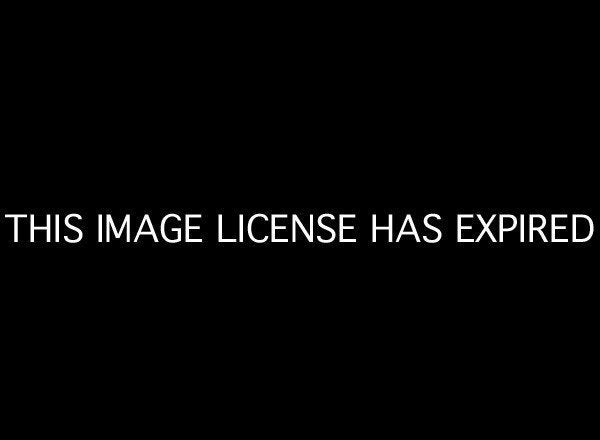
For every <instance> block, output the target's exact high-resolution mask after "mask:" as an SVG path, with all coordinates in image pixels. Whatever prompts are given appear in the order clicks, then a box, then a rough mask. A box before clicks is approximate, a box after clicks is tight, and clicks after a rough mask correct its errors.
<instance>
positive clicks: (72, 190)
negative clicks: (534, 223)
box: [1, 9, 598, 432]
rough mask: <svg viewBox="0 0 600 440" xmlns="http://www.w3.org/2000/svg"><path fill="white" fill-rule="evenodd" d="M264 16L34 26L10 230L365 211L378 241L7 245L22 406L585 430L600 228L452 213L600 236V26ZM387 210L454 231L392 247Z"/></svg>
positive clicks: (12, 113) (9, 139) (196, 419)
mask: <svg viewBox="0 0 600 440" xmlns="http://www.w3.org/2000/svg"><path fill="white" fill-rule="evenodd" d="M52 12H57V11H52ZM153 12H157V11H153ZM163 12H164V11H163ZM247 12H248V14H247V13H246V12H240V11H239V10H237V9H236V11H233V10H232V11H228V12H227V13H225V14H224V15H223V14H221V15H216V14H215V13H214V12H212V11H211V12H207V11H204V12H195V13H193V14H190V15H188V14H186V13H184V12H183V11H180V12H177V13H175V15H173V16H171V15H170V14H169V15H167V14H166V13H165V15H164V16H163V14H162V12H161V14H159V15H160V18H156V16H155V15H152V17H150V16H147V15H146V13H145V12H144V13H141V12H140V11H137V12H136V13H133V14H127V15H126V14H125V13H124V12H122V13H119V14H114V16H112V15H111V16H110V17H107V18H102V19H100V18H99V17H100V15H97V14H100V12H97V13H96V12H95V13H94V14H92V15H85V19H83V18H82V16H78V18H77V19H75V18H74V19H66V22H65V23H63V22H62V21H57V20H50V19H48V16H46V17H45V16H44V14H43V13H41V14H40V16H36V17H35V19H34V18H33V15H36V14H34V13H33V12H32V11H30V12H28V14H26V15H25V16H23V17H24V19H25V20H24V21H19V23H18V24H16V25H15V26H14V29H10V30H8V31H7V39H6V44H5V52H4V55H3V66H4V67H3V70H4V72H3V73H4V74H5V79H4V80H3V85H4V87H3V96H4V99H3V110H4V111H3V124H2V125H3V133H4V136H3V137H4V142H3V156H4V158H3V160H2V173H1V176H2V177H1V179H2V201H1V202H2V205H1V206H2V213H3V214H4V213H5V212H31V213H42V212H43V213H67V212H79V213H83V214H86V215H87V216H89V215H92V214H94V213H96V212H105V211H107V210H110V211H113V212H124V211H131V212H151V213H153V214H155V215H158V214H160V213H163V212H169V211H175V212H179V213H186V212H190V213H202V214H204V215H205V216H206V217H208V218H210V217H211V216H214V215H215V214H216V213H217V212H222V211H229V212H237V211H239V210H243V211H246V212H252V211H256V212H288V213H292V212H294V213H319V212H325V211H328V212H334V213H335V212H356V213H359V215H361V243H360V244H359V245H348V246H342V245H338V246H331V247H326V248H323V247H321V248H317V247H291V246H285V245H283V246H275V245H273V246H268V247H262V248H252V247H244V248H234V249H232V248H227V249H225V248H218V247H216V246H214V245H210V244H207V245H206V246H199V247H175V248H164V247H158V248H154V247H152V246H138V247H129V248H128V247H126V246H124V247H117V248H115V247H111V248H102V247H98V246H95V245H94V244H93V243H88V244H83V245H81V246H76V247H63V246H54V247H53V246H39V247H35V248H31V247H27V246H23V247H20V246H10V245H9V243H8V242H7V240H4V242H3V245H2V254H3V257H5V258H3V263H2V264H3V270H2V273H3V278H4V282H3V284H4V285H5V286H6V287H5V288H3V289H2V291H3V295H2V301H3V303H4V304H3V307H2V311H3V314H4V315H5V319H3V324H4V327H5V331H4V338H3V339H4V341H5V347H6V348H5V355H6V356H5V358H6V362H5V365H7V366H8V367H9V370H10V373H9V374H8V375H7V376H6V382H7V384H8V385H9V386H10V388H11V389H13V388H14V389H15V393H14V394H11V396H14V397H11V404H10V408H11V412H12V413H13V414H15V415H20V416H23V414H31V410H32V409H34V408H35V409H38V410H40V411H39V412H40V413H41V414H45V415H46V417H47V418H45V419H44V420H47V421H46V422H44V423H49V424H52V425H57V426H63V423H67V424H71V423H73V420H74V419H77V420H78V421H83V422H88V423H86V425H87V426H88V427H89V426H99V427H107V426H109V425H112V422H113V421H123V420H128V421H131V420H133V421H134V425H136V426H138V427H148V426H150V427H152V428H153V429H158V426H157V425H160V426H163V427H165V428H166V429H167V430H168V431H171V430H174V429H176V428H180V427H181V426H183V425H184V424H183V422H184V421H191V422H192V423H193V424H201V426H198V427H200V428H202V427H203V426H204V425H203V423H205V420H207V419H208V420H210V421H212V422H213V423H214V422H216V423H217V424H218V425H219V426H221V427H222V429H225V430H230V429H239V428H242V429H251V428H255V427H256V428H261V429H266V428H269V429H273V428H274V427H275V426H276V425H278V424H279V423H281V422H283V423H282V424H283V426H284V427H285V428H286V429H287V430H286V431H282V432H288V431H290V430H291V431H295V430H298V429H306V430H308V432H314V431H313V430H312V429H313V428H312V427H313V426H315V422H317V423H318V422H323V421H328V422H330V423H329V426H330V428H329V429H331V430H332V431H331V432H337V430H340V429H344V428H350V429H357V430H358V429H359V428H363V429H365V430H366V431H365V432H372V431H373V430H375V429H383V428H384V427H386V426H387V425H388V424H389V423H391V424H392V426H395V427H396V428H399V427H400V428H401V427H403V426H407V427H408V425H404V424H403V423H405V422H401V421H402V420H407V419H408V420H410V421H412V422H413V423H416V424H418V425H420V426H421V427H422V428H423V429H426V430H431V429H440V428H441V429H455V428H460V429H465V428H467V427H469V428H471V429H473V428H474V427H475V425H477V424H478V423H481V422H483V425H484V426H485V427H486V428H487V429H488V430H490V429H491V430H497V429H507V430H509V432H512V431H510V430H511V429H512V428H511V427H512V426H514V423H515V422H522V421H525V420H528V421H532V420H533V421H534V423H532V424H531V426H532V428H533V429H540V427H548V426H551V427H553V428H556V429H557V428H558V426H557V425H559V424H560V425H561V426H563V427H566V428H568V429H573V424H572V423H573V419H572V418H571V416H572V415H573V414H576V415H577V417H578V418H579V420H580V421H581V420H583V419H584V418H585V417H586V414H588V411H589V409H586V408H587V405H586V403H585V402H586V396H589V395H590V394H591V393H592V390H593V389H595V388H594V385H593V381H592V375H591V372H592V371H593V369H594V366H595V365H596V364H595V363H594V362H592V359H593V356H592V355H593V348H594V347H593V341H594V339H595V338H596V336H597V327H598V326H597V322H596V320H595V314H596V310H597V304H596V301H595V299H594V297H593V295H594V293H595V290H597V289H596V287H595V284H594V283H593V281H595V279H594V269H595V266H596V262H597V253H596V247H597V238H595V239H594V242H593V243H590V244H587V245H560V244H559V245H552V246H544V245H541V246H522V245H521V246H518V245H515V244H508V245H506V246H486V245H482V246H460V245H458V244H456V243H455V242H454V241H455V240H454V238H455V236H454V225H453V218H454V216H455V215H456V214H457V213H460V212H477V213H487V214H490V213H512V214H518V213H530V212H531V213H545V214H549V213H585V214H588V215H592V216H593V217H594V218H595V220H596V221H597V212H598V211H597V208H596V207H595V205H596V203H595V200H596V199H595V195H594V193H593V188H594V187H595V186H596V184H595V180H596V179H595V178H594V177H595V174H594V161H593V159H592V154H593V152H592V147H593V146H594V145H596V144H597V135H596V133H595V130H594V128H595V121H596V118H597V108H596V107H595V102H596V101H597V85H596V84H595V82H594V81H593V78H595V77H597V69H596V68H595V66H594V65H593V54H594V52H593V49H594V47H593V46H592V44H591V43H592V40H591V39H589V38H590V36H589V35H588V33H591V32H592V29H591V28H589V27H588V26H587V25H586V24H585V23H584V22H583V21H582V19H581V18H580V17H575V18H569V17H567V16H566V15H565V16H563V17H561V19H560V20H559V21H556V19H553V20H550V19H549V18H543V17H542V16H541V15H540V14H539V13H536V14H532V15H527V17H526V18H524V17H525V13H524V11H521V13H520V14H516V15H514V16H513V15H510V14H509V16H506V15H504V14H500V11H496V12H494V13H487V12H483V11H481V13H480V15H477V13H476V12H475V11H469V14H466V11H445V12H441V11H427V12H425V13H420V14H416V13H414V12H412V11H404V12H397V11H395V12H393V13H392V12H385V11H380V12H376V13H374V14H371V13H369V14H367V13H366V11H353V12H354V14H351V15H347V14H346V13H344V14H338V13H332V14H328V15H327V17H326V18H325V14H324V11H321V13H319V14H308V16H307V15H306V14H303V13H301V11H295V12H293V13H284V12H283V11H281V12H280V13H276V12H275V11H272V10H270V11H269V13H268V14H267V13H266V12H265V11H262V12H261V11H255V10H253V11H247ZM305 12H306V11H305ZM338 12H339V11H338ZM446 12H448V13H449V12H453V13H454V15H446ZM538 12H539V11H538ZM69 13H70V14H73V13H74V12H73V11H70V12H69ZM250 13H253V14H251V15H249V14H250ZM75 14H76V13H75ZM278 14H280V15H278ZM470 14H474V15H470ZM184 16H185V18H184ZM69 17H70V15H69ZM102 17H104V15H102ZM257 17H259V18H260V19H259V18H257ZM517 17H518V18H517ZM63 18H65V16H64V15H63ZM375 212H376V213H380V214H387V213H395V214H405V213H413V214H423V213H428V212H438V213H440V214H441V215H443V217H444V219H445V220H446V221H447V225H448V227H447V228H445V229H444V233H445V238H444V241H443V243H441V244H440V245H438V246H420V247H417V246H413V245H411V244H410V243H407V244H406V245H401V246H394V247H377V248H376V247H374V246H371V245H369V244H368V238H369V234H368V229H367V228H366V225H368V223H364V221H365V220H368V218H369V215H370V214H371V213H375ZM363 229H366V232H365V231H363ZM3 233H5V231H3ZM4 237H6V235H4ZM54 411H56V412H58V413H61V414H63V416H62V417H54V416H52V414H53V412H54ZM36 413H38V412H36ZM40 417H41V416H40ZM173 417H174V418H173ZM40 420H41V419H40ZM92 423H93V424H92ZM578 425H579V423H578ZM48 426H50V425H48ZM133 429H139V428H135V427H134V428H133Z"/></svg>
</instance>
